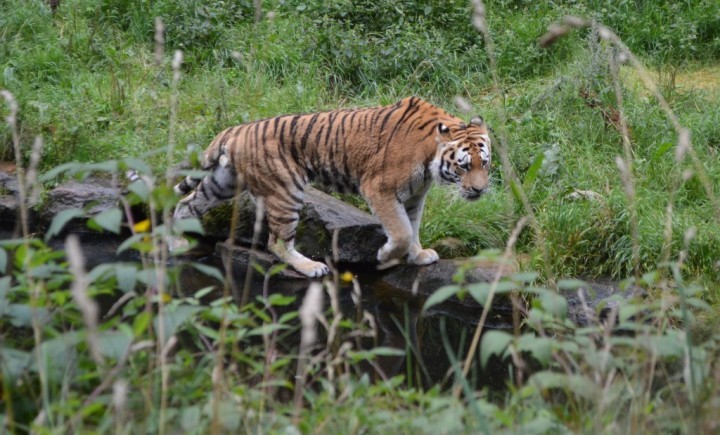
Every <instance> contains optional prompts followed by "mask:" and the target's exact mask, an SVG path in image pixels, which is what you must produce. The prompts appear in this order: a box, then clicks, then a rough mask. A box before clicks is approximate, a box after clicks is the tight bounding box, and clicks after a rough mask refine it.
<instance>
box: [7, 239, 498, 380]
mask: <svg viewBox="0 0 720 435" xmlns="http://www.w3.org/2000/svg"><path fill="white" fill-rule="evenodd" d="M76 234H77V235H78V237H79V238H80V241H81V246H82V250H83V253H84V255H85V261H86V269H87V270H91V269H92V268H93V267H95V266H97V265H100V264H105V263H112V262H134V263H139V262H140V256H139V254H138V253H137V252H135V251H133V250H126V251H124V252H123V253H121V254H117V249H118V247H119V246H120V244H121V243H122V241H123V240H124V238H120V237H113V236H107V235H99V234H98V233H92V232H79V233H76ZM9 237H11V234H10V233H9V232H8V231H0V238H2V239H6V238H9ZM63 244H64V239H54V240H51V242H50V246H52V247H53V248H55V249H63ZM213 251H214V250H213V246H212V245H203V246H201V247H200V248H199V249H197V250H195V254H196V255H195V256H193V258H185V259H175V260H173V261H174V262H176V263H177V264H183V262H188V261H194V262H198V263H201V264H205V265H209V266H214V267H217V268H218V269H220V270H221V272H223V274H224V268H223V261H222V259H221V258H220V256H219V255H216V254H214V253H213ZM339 268H340V270H343V271H345V270H348V271H351V272H352V273H353V274H354V275H355V276H356V277H357V278H358V281H359V283H360V289H361V298H360V300H359V302H358V303H356V302H355V301H354V300H353V297H352V285H351V284H341V285H340V287H339V292H338V301H339V305H340V309H341V311H342V313H343V316H344V317H346V318H362V312H361V311H362V310H364V311H366V312H367V313H369V314H370V315H371V316H372V317H373V319H374V322H375V325H376V331H377V336H376V337H374V338H370V339H363V340H361V341H360V343H361V344H362V346H363V347H365V349H370V348H372V347H374V346H383V347H390V348H395V349H400V350H402V351H405V352H407V354H408V355H409V357H407V358H406V357H405V356H382V357H378V359H377V360H376V366H377V367H376V368H374V369H373V368H370V367H369V366H368V367H366V368H367V369H368V372H369V373H370V374H371V375H373V377H375V378H377V377H378V373H377V369H378V368H379V369H380V370H382V371H383V372H384V375H385V376H386V377H391V376H394V375H398V374H405V375H406V376H407V377H408V378H412V380H411V382H412V383H413V384H414V385H422V386H423V387H430V386H432V385H435V384H438V383H439V384H441V385H444V386H449V385H450V384H451V382H452V373H451V371H450V370H451V367H452V365H451V360H452V359H454V358H456V357H457V356H458V355H460V356H461V358H464V355H465V354H466V353H467V351H468V348H469V344H470V341H471V338H472V335H473V334H474V332H475V328H476V326H477V322H478V319H479V317H480V313H481V309H480V308H479V307H478V306H476V305H471V304H465V303H462V302H460V301H457V300H451V301H447V302H445V303H443V304H440V305H437V306H435V307H433V309H431V310H430V311H429V312H423V310H422V307H423V304H424V302H425V299H426V296H424V295H414V294H412V292H410V291H408V290H405V289H401V288H396V287H394V286H392V285H390V284H388V283H387V282H385V281H383V280H382V275H381V274H380V273H378V272H377V271H375V270H374V269H373V268H372V267H368V266H367V265H365V266H362V265H341V266H339ZM231 269H232V270H231V277H232V279H231V282H232V283H233V284H232V286H231V288H230V293H231V294H233V293H234V294H235V295H238V298H239V295H241V294H242V291H243V288H244V285H245V281H246V280H245V277H246V272H247V266H246V265H233V266H231ZM179 283H180V288H181V291H182V292H183V293H185V294H188V295H191V294H194V293H195V292H196V291H197V290H199V289H202V288H205V287H209V286H214V287H215V290H213V292H211V293H210V294H209V295H208V296H207V297H206V298H205V301H207V302H208V303H209V302H210V301H212V300H214V299H217V298H218V297H220V296H222V294H223V284H222V283H221V282H219V281H218V280H217V279H215V278H212V277H210V276H208V275H207V274H204V273H201V272H200V271H198V270H197V269H195V268H193V267H189V266H188V267H182V268H181V272H180V278H179ZM309 283H310V281H309V280H307V279H292V278H283V277H280V276H274V277H272V278H270V281H269V285H268V289H269V290H270V291H271V292H273V293H282V294H285V295H294V296H297V299H296V302H295V303H294V305H291V306H289V307H285V308H284V310H286V311H289V310H297V309H298V308H299V304H300V303H301V302H302V298H303V296H304V292H305V290H306V289H307V287H308V285H309ZM263 285H264V282H263V276H262V275H261V274H259V273H257V272H256V273H254V274H253V278H252V279H251V280H250V286H249V293H250V294H249V296H250V300H254V299H255V298H256V297H257V296H259V295H262V294H263ZM119 296H120V295H118V297H119ZM116 301H117V297H103V298H101V299H100V300H99V303H100V305H101V311H102V312H103V313H107V312H108V310H110V307H112V306H113V304H114V303H115V302H116ZM325 301H326V306H329V301H328V300H327V297H326V298H325ZM493 313H494V314H493V316H492V317H491V318H490V319H489V321H488V322H487V323H486V326H485V329H486V330H487V329H491V328H495V329H512V315H511V313H510V312H509V311H508V310H505V311H503V310H502V309H500V310H494V312H493ZM287 340H290V341H291V342H289V343H284V345H285V346H284V347H287V348H293V347H296V346H297V342H296V341H297V340H298V336H297V334H293V335H290V336H289V337H288V338H287ZM449 355H453V356H452V357H449ZM477 357H478V355H477V354H476V355H475V358H477ZM491 362H492V364H490V365H489V368H488V369H485V370H482V371H479V369H478V367H480V364H479V360H478V361H477V363H476V364H473V367H474V371H473V372H472V373H471V374H470V380H471V384H472V385H473V386H474V387H475V388H481V387H483V386H489V387H491V389H492V390H497V389H502V388H503V385H504V383H505V382H506V381H507V378H508V376H507V369H506V365H505V364H501V363H500V361H498V360H497V359H491Z"/></svg>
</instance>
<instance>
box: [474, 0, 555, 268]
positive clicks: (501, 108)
mask: <svg viewBox="0 0 720 435" xmlns="http://www.w3.org/2000/svg"><path fill="white" fill-rule="evenodd" d="M472 5H473V24H474V25H475V28H476V29H477V30H478V31H480V32H481V33H482V34H483V37H484V41H485V52H486V54H487V58H488V64H489V66H490V74H491V75H492V84H493V87H492V88H493V93H494V94H495V95H498V96H504V91H503V90H502V86H501V83H500V77H499V75H498V68H497V60H496V58H495V48H494V47H495V46H494V43H493V39H492V36H491V35H490V29H489V28H488V25H487V22H486V20H485V5H484V4H483V2H482V0H472ZM493 101H498V99H494V100H493ZM504 102H505V98H500V99H499V102H497V103H495V104H496V105H497V113H498V115H499V116H498V125H497V128H496V129H495V136H496V137H495V138H494V145H493V147H494V149H497V151H498V153H499V154H500V162H501V165H502V170H503V176H504V179H505V180H508V183H510V184H511V185H513V187H515V189H513V192H515V193H517V195H518V200H519V201H520V203H521V204H522V206H523V210H524V212H525V216H526V217H527V218H528V219H529V221H530V224H531V225H532V227H533V229H534V234H535V240H536V246H539V247H540V250H541V252H542V256H543V259H544V261H543V264H544V266H545V275H546V276H547V277H548V279H549V280H550V281H551V282H552V281H553V278H552V271H551V270H550V258H549V253H548V250H547V244H546V243H545V236H544V235H543V233H542V231H541V229H540V227H539V225H538V219H537V217H536V216H535V210H534V208H533V206H532V205H531V204H530V200H529V199H528V197H527V192H525V189H523V187H522V183H521V182H520V179H519V178H518V176H517V174H516V173H515V170H514V169H513V168H514V166H513V164H512V163H511V162H510V157H509V154H508V146H507V143H508V141H507V132H506V130H505V126H506V125H507V112H506V110H505V105H504Z"/></svg>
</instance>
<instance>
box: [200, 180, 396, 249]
mask: <svg viewBox="0 0 720 435" xmlns="http://www.w3.org/2000/svg"><path fill="white" fill-rule="evenodd" d="M238 201H239V202H238V220H237V222H236V232H235V240H236V241H237V242H238V244H243V245H251V242H252V239H253V226H254V221H255V205H254V203H253V202H252V201H251V200H250V199H249V197H248V196H247V195H245V194H243V195H241V196H240V198H239V200H238ZM231 216H232V206H231V205H225V206H222V207H218V209H216V210H213V211H211V212H210V213H208V215H207V216H205V217H203V227H204V229H205V232H206V234H207V235H208V236H210V237H217V238H222V239H225V238H227V237H228V228H229V227H230V221H231ZM335 231H337V232H338V244H337V247H338V252H337V253H336V255H337V259H338V261H340V262H348V263H374V262H375V258H376V256H377V251H378V249H380V247H381V246H382V245H383V243H385V240H386V238H385V233H384V231H383V229H382V227H381V226H380V223H379V222H378V221H377V219H375V218H374V217H373V216H372V215H370V214H368V213H365V212H363V211H361V210H359V209H357V208H355V207H353V206H351V205H349V204H347V203H345V202H343V201H340V200H339V199H336V198H334V197H332V196H330V195H328V194H326V193H323V192H321V191H319V190H317V189H314V188H311V187H308V188H307V189H306V190H305V203H304V208H303V211H302V213H301V216H300V223H299V224H298V229H297V236H296V238H295V244H296V246H297V248H298V250H299V251H300V252H302V253H303V254H304V255H306V256H308V257H310V258H313V259H315V260H320V261H322V260H324V259H325V258H326V257H332V255H333V252H332V239H333V233H334V232H335ZM267 238H268V231H267V225H263V229H262V231H261V232H260V234H259V236H258V237H257V246H258V248H262V249H266V246H265V245H266V242H267Z"/></svg>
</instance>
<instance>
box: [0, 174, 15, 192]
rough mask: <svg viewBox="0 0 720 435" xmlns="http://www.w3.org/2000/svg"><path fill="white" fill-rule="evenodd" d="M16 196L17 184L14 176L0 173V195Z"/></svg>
mask: <svg viewBox="0 0 720 435" xmlns="http://www.w3.org/2000/svg"><path fill="white" fill-rule="evenodd" d="M17 194H18V182H17V177H16V176H15V174H8V173H7V172H2V171H0V195H2V196H8V195H10V196H12V195H17Z"/></svg>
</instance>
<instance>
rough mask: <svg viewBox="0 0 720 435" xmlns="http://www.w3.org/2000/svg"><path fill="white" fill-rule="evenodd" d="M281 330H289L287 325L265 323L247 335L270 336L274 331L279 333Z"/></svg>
mask: <svg viewBox="0 0 720 435" xmlns="http://www.w3.org/2000/svg"><path fill="white" fill-rule="evenodd" d="M283 329H290V327H289V326H288V325H281V324H279V323H266V324H264V325H262V326H259V327H257V328H253V329H251V330H250V332H249V333H248V335H249V336H252V335H270V334H272V333H273V332H275V331H280V330H283Z"/></svg>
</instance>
